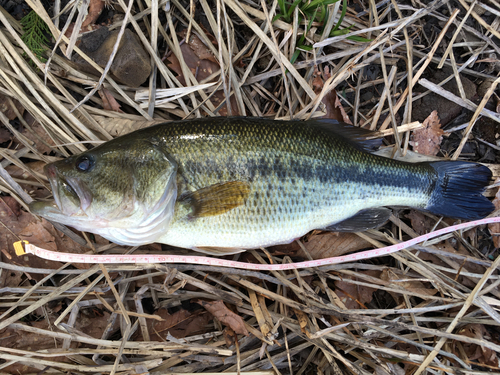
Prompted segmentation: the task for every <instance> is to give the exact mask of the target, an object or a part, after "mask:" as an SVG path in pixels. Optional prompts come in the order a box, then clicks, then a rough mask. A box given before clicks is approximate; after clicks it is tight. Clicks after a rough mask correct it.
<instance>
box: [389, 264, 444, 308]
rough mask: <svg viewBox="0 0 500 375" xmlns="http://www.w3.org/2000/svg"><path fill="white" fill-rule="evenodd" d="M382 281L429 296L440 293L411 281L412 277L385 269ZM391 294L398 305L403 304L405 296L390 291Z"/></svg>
mask: <svg viewBox="0 0 500 375" xmlns="http://www.w3.org/2000/svg"><path fill="white" fill-rule="evenodd" d="M380 279H382V280H384V281H389V282H391V283H392V284H394V285H397V286H398V287H402V288H404V289H406V290H407V291H410V292H414V293H419V294H426V295H428V296H433V295H435V294H436V293H437V292H438V291H437V290H436V289H432V286H429V287H427V286H426V285H425V284H424V283H422V282H421V281H418V280H410V277H408V276H407V275H402V274H396V273H395V272H394V271H392V270H390V269H387V268H384V270H383V271H382V274H381V275H380ZM389 294H390V295H391V296H392V298H394V300H395V301H396V303H397V304H400V303H402V302H403V295H402V294H401V293H397V292H392V291H389Z"/></svg>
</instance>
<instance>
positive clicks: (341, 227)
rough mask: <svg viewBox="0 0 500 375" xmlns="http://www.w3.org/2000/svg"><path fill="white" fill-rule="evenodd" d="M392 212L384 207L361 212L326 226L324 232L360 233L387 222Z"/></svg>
mask: <svg viewBox="0 0 500 375" xmlns="http://www.w3.org/2000/svg"><path fill="white" fill-rule="evenodd" d="M391 213H392V211H391V210H390V209H388V208H385V207H378V208H369V209H366V210H361V211H359V212H358V213H357V214H355V215H354V216H351V217H350V218H348V219H346V220H343V221H341V222H339V223H335V224H332V225H329V226H327V227H326V228H324V230H327V231H331V232H362V231H365V230H367V229H374V228H378V227H380V226H381V225H383V224H385V223H386V222H387V220H389V216H391Z"/></svg>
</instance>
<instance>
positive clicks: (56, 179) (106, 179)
mask: <svg viewBox="0 0 500 375" xmlns="http://www.w3.org/2000/svg"><path fill="white" fill-rule="evenodd" d="M117 140H118V139H117ZM117 140H115V141H117ZM115 141H110V142H107V143H105V144H103V145H102V146H99V147H96V148H95V149H92V150H89V151H86V152H84V153H82V154H79V155H74V156H71V157H69V158H67V159H64V160H61V161H57V162H54V163H50V164H48V165H46V166H45V174H46V175H47V178H48V179H49V181H50V186H51V189H52V193H53V197H54V200H53V201H51V202H33V203H32V204H31V205H30V210H31V212H32V213H34V214H37V215H39V216H42V217H44V218H46V219H47V220H52V221H55V222H59V223H62V224H66V225H69V226H72V227H74V228H76V229H78V230H82V231H88V232H92V233H97V234H101V235H103V236H104V237H105V238H108V239H110V240H111V241H113V242H116V243H119V244H126V245H139V244H144V243H151V242H154V240H155V238H157V237H159V236H160V235H161V234H162V232H164V231H165V230H166V228H167V226H168V224H169V222H170V220H171V218H172V216H173V210H174V204H175V200H176V197H177V186H176V171H177V164H176V163H175V161H174V160H173V159H172V158H171V157H170V156H169V155H168V154H167V153H166V152H165V151H164V150H163V149H162V148H161V147H159V146H158V145H155V144H153V143H151V142H146V141H137V142H135V143H131V144H130V143H122V142H115ZM136 232H137V233H136Z"/></svg>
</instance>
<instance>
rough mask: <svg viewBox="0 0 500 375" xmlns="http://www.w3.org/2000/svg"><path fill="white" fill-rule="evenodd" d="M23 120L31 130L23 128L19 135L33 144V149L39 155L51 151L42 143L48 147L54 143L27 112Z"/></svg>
mask: <svg viewBox="0 0 500 375" xmlns="http://www.w3.org/2000/svg"><path fill="white" fill-rule="evenodd" d="M24 120H25V121H26V123H27V124H28V125H29V126H30V128H31V130H29V129H27V128H23V130H22V132H21V133H22V134H23V135H24V136H25V137H26V138H28V139H29V140H31V141H33V142H35V145H34V147H35V149H36V150H38V152H40V153H41V154H47V153H49V152H50V151H52V150H51V149H50V147H47V146H46V145H45V144H44V142H45V143H46V144H48V145H50V146H54V145H55V143H54V141H53V140H52V138H50V136H49V135H48V134H47V132H46V131H45V129H44V128H43V126H42V125H40V123H39V122H38V121H37V120H36V119H35V118H34V117H33V116H32V115H31V114H30V113H29V112H26V113H25V114H24ZM42 141H43V142H42Z"/></svg>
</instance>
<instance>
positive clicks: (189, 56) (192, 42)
mask: <svg viewBox="0 0 500 375" xmlns="http://www.w3.org/2000/svg"><path fill="white" fill-rule="evenodd" d="M186 32H187V31H186V30H182V31H180V32H179V34H178V36H179V38H185V37H186ZM181 53H182V57H183V59H184V62H185V63H186V65H187V67H188V68H189V69H190V70H191V72H192V73H193V75H194V76H195V78H196V79H197V81H198V82H200V81H203V80H204V79H206V78H208V77H209V76H211V75H212V74H213V73H215V72H217V71H218V70H219V69H220V66H219V63H218V62H217V60H216V59H215V57H214V55H213V53H212V51H210V49H209V48H208V47H207V46H206V45H205V44H204V43H203V42H202V41H201V39H200V38H198V36H197V35H196V34H194V33H191V37H190V38H189V41H187V42H185V43H183V44H182V45H181ZM167 60H168V62H169V64H168V67H169V68H170V69H172V70H173V71H174V72H175V73H176V74H177V75H178V77H177V79H178V80H179V82H180V83H181V84H182V85H184V86H185V85H186V79H185V78H184V75H183V72H182V68H181V65H180V62H179V60H178V59H177V57H176V56H175V55H174V54H173V53H171V54H170V55H169V56H168V57H167ZM218 79H219V77H214V78H213V79H212V80H210V81H209V82H216V81H217V80H218ZM210 100H211V101H212V103H213V104H214V106H216V107H217V106H219V105H220V104H221V103H222V102H223V101H224V100H225V95H224V91H223V90H218V91H216V92H215V93H214V94H213V96H212V97H211V98H210ZM230 100H231V112H232V115H233V116H238V115H239V112H238V105H237V103H236V100H235V98H234V95H231V98H230ZM219 114H220V115H221V116H227V115H228V111H227V106H226V105H224V106H222V107H221V109H220V110H219Z"/></svg>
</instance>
